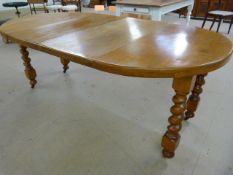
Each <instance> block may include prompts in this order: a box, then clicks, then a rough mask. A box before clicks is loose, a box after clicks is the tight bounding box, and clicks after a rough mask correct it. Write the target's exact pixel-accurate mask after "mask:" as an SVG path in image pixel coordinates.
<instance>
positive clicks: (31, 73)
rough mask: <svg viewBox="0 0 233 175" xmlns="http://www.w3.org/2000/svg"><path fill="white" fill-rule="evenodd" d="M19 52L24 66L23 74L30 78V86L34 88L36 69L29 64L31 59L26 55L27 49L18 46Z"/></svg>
mask: <svg viewBox="0 0 233 175" xmlns="http://www.w3.org/2000/svg"><path fill="white" fill-rule="evenodd" d="M20 52H21V54H22V60H23V64H24V66H25V70H24V72H25V75H26V77H27V78H28V79H29V80H30V84H31V88H34V87H35V85H36V83H37V81H36V71H35V69H34V68H33V67H32V65H31V59H30V58H29V57H28V55H29V53H28V51H27V47H25V46H20Z"/></svg>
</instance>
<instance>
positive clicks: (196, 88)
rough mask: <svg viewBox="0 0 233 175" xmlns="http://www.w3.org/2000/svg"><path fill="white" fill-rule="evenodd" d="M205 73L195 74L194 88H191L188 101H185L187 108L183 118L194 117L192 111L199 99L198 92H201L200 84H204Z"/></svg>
mask: <svg viewBox="0 0 233 175" xmlns="http://www.w3.org/2000/svg"><path fill="white" fill-rule="evenodd" d="M206 75H207V74H203V75H197V77H196V82H195V85H194V88H193V90H192V94H191V95H190V97H189V99H188V102H187V110H186V112H185V118H184V119H185V120H188V119H190V118H193V117H194V115H195V114H194V113H195V112H196V110H197V107H198V103H199V101H200V94H201V93H202V91H203V90H202V86H203V85H204V84H205V79H204V78H205V76H206Z"/></svg>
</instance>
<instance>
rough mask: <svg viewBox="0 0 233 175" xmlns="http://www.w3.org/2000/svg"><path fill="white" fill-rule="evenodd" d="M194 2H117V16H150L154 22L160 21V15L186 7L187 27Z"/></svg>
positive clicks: (145, 0) (128, 0)
mask: <svg viewBox="0 0 233 175" xmlns="http://www.w3.org/2000/svg"><path fill="white" fill-rule="evenodd" d="M193 5H194V0H118V1H117V2H116V6H117V13H116V14H117V16H121V15H122V14H124V13H136V14H143V15H149V16H151V19H152V20H154V21H161V17H162V15H164V14H166V13H169V12H172V11H175V10H178V9H181V8H183V7H188V13H187V25H188V24H189V21H190V16H191V13H192V9H193Z"/></svg>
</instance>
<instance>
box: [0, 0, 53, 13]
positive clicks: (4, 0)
mask: <svg viewBox="0 0 233 175" xmlns="http://www.w3.org/2000/svg"><path fill="white" fill-rule="evenodd" d="M13 1H14V2H17V1H18V2H27V0H0V11H1V10H12V9H14V8H9V7H7V8H6V7H3V6H2V4H3V3H4V2H13ZM52 2H53V1H52V0H49V4H51V3H52Z"/></svg>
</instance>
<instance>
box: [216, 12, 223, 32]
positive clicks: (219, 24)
mask: <svg viewBox="0 0 233 175" xmlns="http://www.w3.org/2000/svg"><path fill="white" fill-rule="evenodd" d="M222 19H223V18H222V16H221V17H220V18H219V22H218V28H217V33H218V31H219V28H220V26H221V23H222Z"/></svg>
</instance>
